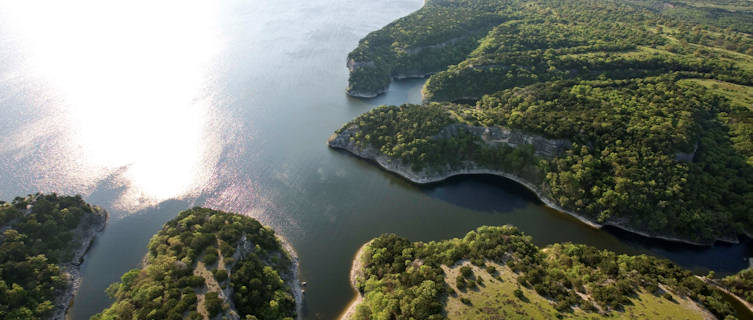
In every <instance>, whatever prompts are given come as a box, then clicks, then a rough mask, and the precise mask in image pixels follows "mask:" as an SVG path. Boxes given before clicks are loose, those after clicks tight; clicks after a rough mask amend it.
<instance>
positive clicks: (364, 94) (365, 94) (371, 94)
mask: <svg viewBox="0 0 753 320" xmlns="http://www.w3.org/2000/svg"><path fill="white" fill-rule="evenodd" d="M346 92H347V93H348V95H349V96H351V97H356V98H367V99H370V98H376V97H377V96H379V95H381V94H383V93H386V92H387V88H379V89H377V90H374V91H359V90H353V89H348V90H347V91H346Z"/></svg>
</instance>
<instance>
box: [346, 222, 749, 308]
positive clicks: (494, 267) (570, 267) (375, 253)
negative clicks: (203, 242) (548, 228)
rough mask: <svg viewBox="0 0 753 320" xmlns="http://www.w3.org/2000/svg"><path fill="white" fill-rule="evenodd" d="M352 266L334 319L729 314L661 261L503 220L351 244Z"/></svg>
mask: <svg viewBox="0 0 753 320" xmlns="http://www.w3.org/2000/svg"><path fill="white" fill-rule="evenodd" d="M353 268H354V269H353V270H352V271H351V275H352V277H351V279H352V282H353V286H354V288H356V290H357V291H358V292H359V299H357V300H356V301H355V302H354V303H353V304H352V305H351V306H350V307H349V309H348V310H347V311H346V312H345V313H344V314H343V316H342V317H341V320H363V319H381V318H401V319H402V318H406V319H449V320H453V319H489V318H504V319H636V318H638V319H649V318H650V319H670V318H671V319H677V318H682V319H715V318H716V319H726V318H729V319H736V316H738V315H739V314H737V311H736V310H735V308H733V307H732V305H731V304H730V303H729V302H727V300H726V299H725V295H726V294H727V293H725V292H724V291H722V290H719V289H717V287H716V286H714V285H711V284H708V283H707V282H706V281H704V280H705V278H702V277H697V276H695V275H693V273H691V272H690V271H687V270H684V269H682V268H679V267H677V266H675V265H674V264H673V263H672V262H670V261H668V260H664V259H658V258H654V257H650V256H645V255H640V256H628V255H617V254H615V253H613V252H610V251H608V250H598V249H595V248H592V247H589V246H585V245H576V244H571V243H564V244H553V245H550V246H547V247H545V248H539V247H537V246H535V245H534V244H532V243H531V238H530V237H528V236H526V235H524V234H523V233H521V232H520V231H518V230H517V229H516V228H514V227H511V226H503V227H480V228H478V229H477V230H475V231H471V232H469V233H468V234H466V235H465V237H463V238H460V239H451V240H444V241H436V242H435V241H432V242H428V243H426V242H410V241H408V240H407V239H404V238H401V237H399V236H396V235H390V234H388V235H382V236H380V237H378V238H376V239H373V240H372V241H370V242H369V243H368V244H366V245H365V246H364V247H363V248H362V249H361V250H359V254H358V255H357V256H356V258H355V260H354V263H353ZM743 312H744V311H743Z"/></svg>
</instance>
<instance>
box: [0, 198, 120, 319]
mask: <svg viewBox="0 0 753 320" xmlns="http://www.w3.org/2000/svg"><path fill="white" fill-rule="evenodd" d="M107 218H108V215H107V212H106V211H105V210H103V209H102V208H100V207H97V206H92V205H90V204H88V203H86V202H84V201H83V200H82V199H81V197H80V196H73V197H71V196H58V195H57V194H54V193H52V194H41V193H40V194H34V195H29V196H26V197H23V198H22V197H17V198H15V199H14V200H13V201H11V202H10V203H6V202H2V201H0V319H55V320H62V319H64V318H65V317H66V314H67V312H68V309H69V307H70V306H71V304H72V303H73V299H74V296H75V295H76V293H77V292H78V289H79V286H80V284H81V274H80V266H81V263H82V262H83V260H84V258H85V256H86V253H87V251H88V250H89V247H90V246H91V245H92V243H93V242H94V239H95V238H96V236H97V235H98V234H99V233H100V232H102V231H103V230H104V228H105V225H106V223H107Z"/></svg>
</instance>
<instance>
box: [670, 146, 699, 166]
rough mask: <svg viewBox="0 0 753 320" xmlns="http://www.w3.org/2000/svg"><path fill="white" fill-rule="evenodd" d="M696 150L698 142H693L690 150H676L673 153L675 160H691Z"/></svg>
mask: <svg viewBox="0 0 753 320" xmlns="http://www.w3.org/2000/svg"><path fill="white" fill-rule="evenodd" d="M696 152H698V142H696V143H695V146H694V147H693V151H692V152H677V153H676V154H675V160H677V161H682V162H693V159H695V153H696Z"/></svg>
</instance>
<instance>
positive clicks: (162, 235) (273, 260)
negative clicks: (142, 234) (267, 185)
mask: <svg viewBox="0 0 753 320" xmlns="http://www.w3.org/2000/svg"><path fill="white" fill-rule="evenodd" d="M291 263H292V261H291V257H290V255H289V254H288V253H287V252H286V251H285V249H284V248H283V246H282V244H281V243H280V241H279V240H278V239H277V237H276V236H275V234H274V231H273V230H272V229H270V228H268V227H264V226H262V225H261V224H260V223H259V222H258V221H256V220H254V219H252V218H249V217H245V216H241V215H237V214H232V213H225V212H221V211H216V210H211V209H205V208H193V209H190V210H186V211H183V212H181V213H180V214H179V215H178V216H177V217H176V218H175V219H172V220H170V221H169V222H167V223H166V224H165V226H164V227H163V228H162V230H161V231H160V232H159V233H157V234H156V235H155V236H154V237H152V239H151V240H150V241H149V246H148V253H147V256H146V258H145V265H144V267H143V268H141V269H133V270H131V271H128V272H126V273H125V274H123V276H122V277H121V281H120V282H118V283H114V284H112V285H111V286H110V287H109V288H108V289H107V293H108V295H110V296H111V297H112V298H113V299H115V301H114V303H113V304H112V306H110V307H109V308H107V309H106V310H104V311H103V312H102V313H100V314H97V315H95V316H94V317H93V318H92V319H98V320H105V319H184V318H187V319H205V318H206V317H209V318H215V317H225V316H228V317H232V318H238V317H240V319H259V320H262V319H294V318H295V316H296V301H295V298H294V296H293V294H294V293H293V292H292V290H291V287H290V284H291V283H292V282H293V281H296V280H295V279H294V277H295V275H294V274H293V273H294V271H293V270H291Z"/></svg>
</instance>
